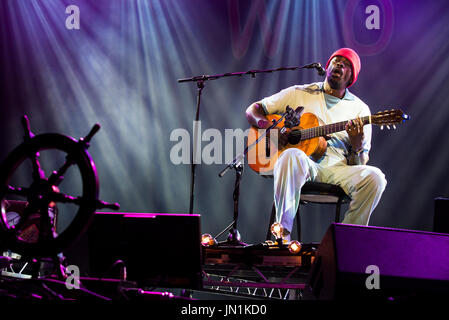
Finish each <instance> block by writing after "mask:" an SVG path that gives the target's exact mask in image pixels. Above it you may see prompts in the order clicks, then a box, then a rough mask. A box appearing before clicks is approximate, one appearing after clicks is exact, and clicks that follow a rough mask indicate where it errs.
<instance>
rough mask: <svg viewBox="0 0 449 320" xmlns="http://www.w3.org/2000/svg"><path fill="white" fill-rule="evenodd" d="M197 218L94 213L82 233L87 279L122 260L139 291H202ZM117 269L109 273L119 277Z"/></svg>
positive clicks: (176, 215)
mask: <svg viewBox="0 0 449 320" xmlns="http://www.w3.org/2000/svg"><path fill="white" fill-rule="evenodd" d="M200 230H201V228H200V215H196V214H191V215H190V214H160V213H158V214H153V213H145V214H143V213H110V212H97V213H96V214H95V215H94V219H93V221H92V224H91V225H90V227H89V230H88V237H87V238H88V247H89V269H90V276H93V277H101V278H105V277H107V276H108V273H111V271H112V270H111V269H112V266H113V265H114V263H115V262H116V261H118V260H122V261H123V262H124V265H125V266H126V274H127V280H129V281H135V282H137V284H138V285H140V286H144V287H160V288H186V289H199V288H201V287H202V268H201V234H200V232H201V231H200ZM119 267H120V265H116V266H115V267H114V268H115V272H116V274H117V275H118V274H119V272H118V271H119V270H120V269H119Z"/></svg>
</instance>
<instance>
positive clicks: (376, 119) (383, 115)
mask: <svg viewBox="0 0 449 320" xmlns="http://www.w3.org/2000/svg"><path fill="white" fill-rule="evenodd" d="M409 119H410V117H409V116H408V115H406V114H405V113H404V112H402V110H400V109H391V110H385V111H379V112H377V113H376V114H373V115H371V123H372V124H377V125H378V126H380V128H381V129H383V127H384V126H386V127H387V128H388V129H390V127H389V126H390V125H392V126H393V128H395V129H396V126H395V124H399V123H403V122H405V120H409Z"/></svg>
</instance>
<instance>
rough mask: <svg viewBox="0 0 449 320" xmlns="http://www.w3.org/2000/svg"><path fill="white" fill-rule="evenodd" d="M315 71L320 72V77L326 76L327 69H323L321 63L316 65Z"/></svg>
mask: <svg viewBox="0 0 449 320" xmlns="http://www.w3.org/2000/svg"><path fill="white" fill-rule="evenodd" d="M315 69H316V70H317V71H318V75H319V76H324V75H325V74H326V69H324V68H323V66H322V65H321V63H316V64H315Z"/></svg>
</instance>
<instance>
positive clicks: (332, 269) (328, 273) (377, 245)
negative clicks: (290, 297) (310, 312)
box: [307, 223, 449, 300]
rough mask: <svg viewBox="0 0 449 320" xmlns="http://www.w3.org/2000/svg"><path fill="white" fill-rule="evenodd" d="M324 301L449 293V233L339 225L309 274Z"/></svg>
mask: <svg viewBox="0 0 449 320" xmlns="http://www.w3.org/2000/svg"><path fill="white" fill-rule="evenodd" d="M307 284H308V288H309V289H311V291H312V293H313V295H314V296H315V297H316V298H317V299H319V300H339V299H348V298H349V299H366V298H370V299H376V300H377V299H378V300H392V299H396V300H409V299H415V298H425V299H428V298H439V297H442V296H443V297H446V298H448V297H449V235H447V234H441V233H432V232H424V231H412V230H402V229H391V228H381V227H366V226H356V225H345V224H338V223H334V224H332V225H331V226H330V228H329V229H328V230H327V232H326V234H325V235H324V237H323V239H322V241H321V243H320V246H319V247H318V251H317V255H316V257H315V260H314V263H313V265H312V268H311V270H310V273H309V278H308V281H307Z"/></svg>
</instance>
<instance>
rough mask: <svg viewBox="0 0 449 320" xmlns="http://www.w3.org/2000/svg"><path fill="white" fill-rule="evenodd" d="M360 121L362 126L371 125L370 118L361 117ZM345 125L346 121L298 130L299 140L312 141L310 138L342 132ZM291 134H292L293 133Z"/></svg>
mask: <svg viewBox="0 0 449 320" xmlns="http://www.w3.org/2000/svg"><path fill="white" fill-rule="evenodd" d="M360 119H361V120H362V122H363V125H365V124H370V123H371V116H366V117H362V118H360ZM353 120H355V119H353ZM347 123H348V121H341V122H336V123H331V124H326V125H324V126H320V127H314V128H308V129H303V130H300V134H301V140H307V139H312V138H316V137H323V136H325V135H328V134H332V133H335V132H340V131H344V130H345V126H346V124H347ZM292 133H293V134H294V131H293V132H292Z"/></svg>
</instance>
